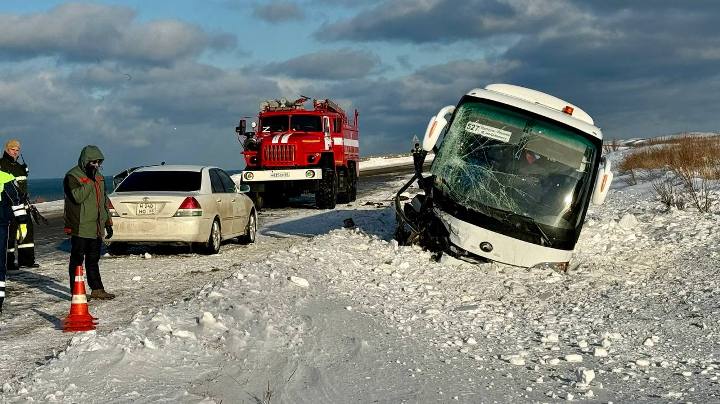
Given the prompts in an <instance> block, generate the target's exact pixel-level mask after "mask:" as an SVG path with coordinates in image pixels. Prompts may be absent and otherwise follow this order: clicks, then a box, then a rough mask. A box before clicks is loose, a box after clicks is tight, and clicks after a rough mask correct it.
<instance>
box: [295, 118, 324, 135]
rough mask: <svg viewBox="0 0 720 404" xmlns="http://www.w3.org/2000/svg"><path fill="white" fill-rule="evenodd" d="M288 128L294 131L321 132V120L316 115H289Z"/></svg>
mask: <svg viewBox="0 0 720 404" xmlns="http://www.w3.org/2000/svg"><path fill="white" fill-rule="evenodd" d="M290 127H291V128H292V130H295V131H303V132H321V131H322V120H321V119H320V117H319V116H318V115H291V116H290Z"/></svg>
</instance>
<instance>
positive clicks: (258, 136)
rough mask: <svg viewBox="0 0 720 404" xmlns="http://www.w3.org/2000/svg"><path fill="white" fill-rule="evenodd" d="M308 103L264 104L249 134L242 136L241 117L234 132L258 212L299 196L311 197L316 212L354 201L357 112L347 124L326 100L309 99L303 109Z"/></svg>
mask: <svg viewBox="0 0 720 404" xmlns="http://www.w3.org/2000/svg"><path fill="white" fill-rule="evenodd" d="M307 101H309V98H308V97H304V96H301V97H300V98H299V99H297V100H295V101H288V100H286V99H280V100H267V101H263V102H262V103H261V104H260V113H259V115H258V124H257V125H256V124H255V122H253V124H252V129H253V130H251V131H249V132H246V130H245V129H246V126H247V123H246V121H245V120H244V119H242V120H240V123H239V124H238V126H237V128H236V129H235V131H236V132H237V134H238V138H239V140H240V141H241V143H242V145H243V149H244V150H243V155H244V157H245V165H246V169H245V170H244V171H243V172H242V175H241V182H242V183H243V184H247V185H249V186H250V189H251V196H252V198H253V200H254V202H255V204H256V206H257V208H258V209H261V208H262V207H263V206H264V205H266V204H276V205H277V204H282V203H284V202H286V201H287V198H289V197H295V196H299V195H301V194H303V193H314V194H315V204H316V206H317V207H318V208H320V209H333V208H334V207H335V204H336V203H337V202H341V203H347V202H351V201H354V200H355V198H356V195H357V181H358V169H359V165H358V161H359V151H360V145H359V132H358V112H357V110H355V114H354V117H353V119H352V120H350V119H349V118H348V116H347V114H346V113H345V111H344V110H343V109H342V108H340V107H339V106H338V105H337V104H336V103H335V102H333V101H331V100H329V99H323V100H312V108H308V109H306V108H305V103H306V102H307ZM243 137H244V138H243Z"/></svg>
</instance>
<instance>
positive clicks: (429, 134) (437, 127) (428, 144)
mask: <svg viewBox="0 0 720 404" xmlns="http://www.w3.org/2000/svg"><path fill="white" fill-rule="evenodd" d="M453 112H455V106H454V105H448V106H446V107H444V108H443V109H441V110H440V112H438V113H437V115H435V116H434V117H432V118H430V122H428V126H427V129H426V130H425V138H423V144H422V147H423V150H425V151H427V152H429V151H432V149H433V147H435V144H437V141H438V138H439V137H440V133H442V131H443V129H445V126H447V123H448V121H447V118H445V117H446V116H447V115H450V114H452V113H453Z"/></svg>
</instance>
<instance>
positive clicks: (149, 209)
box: [136, 202, 157, 216]
mask: <svg viewBox="0 0 720 404" xmlns="http://www.w3.org/2000/svg"><path fill="white" fill-rule="evenodd" d="M136 213H137V215H138V216H141V215H154V214H155V213H157V205H155V204H154V203H150V202H140V203H138V205H137V212H136Z"/></svg>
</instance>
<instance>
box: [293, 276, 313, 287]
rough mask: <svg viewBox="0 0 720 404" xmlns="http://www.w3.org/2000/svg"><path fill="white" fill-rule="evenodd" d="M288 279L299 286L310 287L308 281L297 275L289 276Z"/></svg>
mask: <svg viewBox="0 0 720 404" xmlns="http://www.w3.org/2000/svg"><path fill="white" fill-rule="evenodd" d="M288 280H289V281H290V282H292V283H294V284H296V285H298V286H300V287H301V288H307V287H310V282H308V281H307V279H305V278H301V277H299V276H290V277H288Z"/></svg>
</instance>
